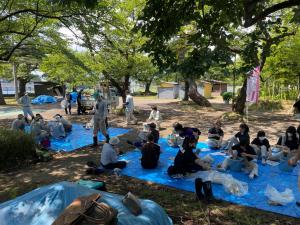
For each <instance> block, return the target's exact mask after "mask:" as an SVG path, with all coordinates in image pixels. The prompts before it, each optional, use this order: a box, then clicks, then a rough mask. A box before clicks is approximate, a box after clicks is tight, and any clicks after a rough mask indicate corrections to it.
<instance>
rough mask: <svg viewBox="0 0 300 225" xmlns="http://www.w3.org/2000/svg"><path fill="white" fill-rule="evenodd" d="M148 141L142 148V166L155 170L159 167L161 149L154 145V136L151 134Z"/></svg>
mask: <svg viewBox="0 0 300 225" xmlns="http://www.w3.org/2000/svg"><path fill="white" fill-rule="evenodd" d="M147 139H148V141H147V143H146V144H144V145H143V147H142V150H141V152H142V158H141V165H142V167H143V168H144V169H155V168H156V167H157V165H158V161H159V155H160V147H159V145H157V144H155V143H154V136H153V135H152V134H149V135H148V137H147Z"/></svg>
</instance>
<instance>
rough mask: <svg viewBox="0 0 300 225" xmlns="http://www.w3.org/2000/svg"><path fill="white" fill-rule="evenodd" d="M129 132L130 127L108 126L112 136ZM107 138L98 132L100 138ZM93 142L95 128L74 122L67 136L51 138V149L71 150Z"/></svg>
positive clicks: (100, 139) (101, 139)
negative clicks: (86, 127) (87, 127)
mask: <svg viewBox="0 0 300 225" xmlns="http://www.w3.org/2000/svg"><path fill="white" fill-rule="evenodd" d="M128 132H129V129H124V128H114V127H110V128H108V134H109V136H110V137H115V136H119V135H123V134H126V133H128ZM104 139H105V138H104V136H103V135H102V134H101V132H99V133H98V140H99V141H103V140H104ZM91 144H93V129H89V130H87V129H85V128H84V127H83V125H82V124H73V128H72V131H71V132H70V133H68V134H67V137H65V138H61V139H55V138H51V146H50V149H51V150H53V151H64V152H71V151H74V150H76V149H79V148H82V147H85V146H88V145H91Z"/></svg>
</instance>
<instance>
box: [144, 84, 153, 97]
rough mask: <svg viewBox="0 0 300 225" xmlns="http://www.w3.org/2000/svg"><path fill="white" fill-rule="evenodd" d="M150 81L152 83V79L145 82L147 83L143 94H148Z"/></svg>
mask: <svg viewBox="0 0 300 225" xmlns="http://www.w3.org/2000/svg"><path fill="white" fill-rule="evenodd" d="M151 83H152V81H151V82H147V83H146V84H145V95H149V94H150V86H151Z"/></svg>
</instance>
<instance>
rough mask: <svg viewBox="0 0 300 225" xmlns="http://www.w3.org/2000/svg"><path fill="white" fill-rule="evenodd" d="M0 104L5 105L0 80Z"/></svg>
mask: <svg viewBox="0 0 300 225" xmlns="http://www.w3.org/2000/svg"><path fill="white" fill-rule="evenodd" d="M0 105H6V102H5V99H4V96H3V93H2V85H1V81H0Z"/></svg>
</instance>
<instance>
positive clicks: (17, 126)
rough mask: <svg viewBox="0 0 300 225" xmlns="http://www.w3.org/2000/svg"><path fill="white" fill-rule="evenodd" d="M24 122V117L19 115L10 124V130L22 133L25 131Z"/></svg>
mask: <svg viewBox="0 0 300 225" xmlns="http://www.w3.org/2000/svg"><path fill="white" fill-rule="evenodd" d="M25 125H26V123H25V120H24V116H23V114H19V115H18V118H17V119H15V120H14V121H13V122H12V124H11V129H12V130H20V131H24V130H25Z"/></svg>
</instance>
